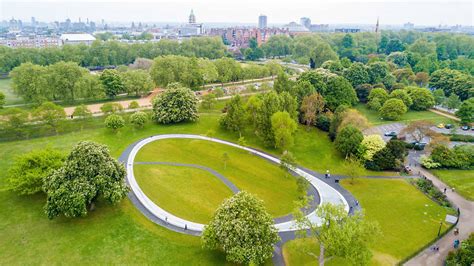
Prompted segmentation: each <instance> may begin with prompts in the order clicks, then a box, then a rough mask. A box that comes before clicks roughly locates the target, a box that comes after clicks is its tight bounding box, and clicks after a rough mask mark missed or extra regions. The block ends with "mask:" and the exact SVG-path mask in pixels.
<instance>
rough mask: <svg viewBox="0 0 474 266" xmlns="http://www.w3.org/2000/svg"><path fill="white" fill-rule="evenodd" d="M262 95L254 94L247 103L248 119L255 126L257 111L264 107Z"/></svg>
mask: <svg viewBox="0 0 474 266" xmlns="http://www.w3.org/2000/svg"><path fill="white" fill-rule="evenodd" d="M259 96H260V95H258V96H257V95H252V96H250V98H249V99H248V100H247V103H246V104H245V112H246V117H247V119H248V121H249V122H250V123H251V124H252V125H253V126H254V127H257V113H258V112H259V110H260V108H261V107H262V99H261V97H259Z"/></svg>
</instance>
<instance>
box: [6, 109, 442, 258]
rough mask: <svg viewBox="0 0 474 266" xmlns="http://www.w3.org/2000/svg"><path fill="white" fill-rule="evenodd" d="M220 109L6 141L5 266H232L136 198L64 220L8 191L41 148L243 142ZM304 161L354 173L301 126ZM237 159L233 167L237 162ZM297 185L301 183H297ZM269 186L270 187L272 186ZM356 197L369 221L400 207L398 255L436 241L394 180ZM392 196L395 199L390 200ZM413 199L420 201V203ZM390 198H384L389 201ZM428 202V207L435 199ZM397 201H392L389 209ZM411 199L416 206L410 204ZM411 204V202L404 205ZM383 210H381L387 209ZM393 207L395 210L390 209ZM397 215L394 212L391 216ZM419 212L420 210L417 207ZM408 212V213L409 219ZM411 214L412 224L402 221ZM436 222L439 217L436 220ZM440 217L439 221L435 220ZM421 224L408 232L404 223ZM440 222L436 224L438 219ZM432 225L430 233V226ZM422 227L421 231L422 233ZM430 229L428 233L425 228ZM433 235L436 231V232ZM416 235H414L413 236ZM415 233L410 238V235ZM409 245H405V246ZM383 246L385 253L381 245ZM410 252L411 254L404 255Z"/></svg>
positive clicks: (394, 242)
mask: <svg viewBox="0 0 474 266" xmlns="http://www.w3.org/2000/svg"><path fill="white" fill-rule="evenodd" d="M218 116H219V112H218V111H217V109H216V110H210V111H206V114H201V118H200V119H199V121H198V122H196V123H182V124H177V125H167V126H158V125H154V124H152V123H149V124H147V125H146V127H145V128H144V129H142V130H135V129H133V128H131V127H130V126H126V127H125V128H123V129H122V130H120V131H119V132H118V133H117V134H114V133H112V132H110V131H108V130H106V129H105V128H101V127H94V128H92V129H84V130H83V131H80V130H76V131H74V132H72V133H67V134H63V135H58V136H51V137H42V138H35V139H30V140H22V141H10V142H1V143H0V217H1V219H0V228H1V231H0V232H1V233H0V236H1V239H2V241H0V250H1V251H2V252H0V261H2V263H4V264H72V265H74V264H87V263H89V264H166V265H190V264H196V263H198V264H200V265H216V264H224V263H225V259H224V256H222V254H221V253H219V252H210V251H207V250H204V249H202V248H201V242H200V240H199V238H197V237H191V236H186V235H182V234H177V233H173V232H171V231H169V230H166V229H164V228H162V227H160V226H157V225H155V224H153V223H152V222H150V221H148V219H147V218H146V217H144V216H143V215H142V214H141V213H140V212H139V211H138V210H136V209H135V207H134V206H133V205H132V204H131V203H130V201H129V200H128V199H125V200H124V201H122V202H121V203H120V204H119V205H118V206H116V207H110V206H106V205H103V204H98V206H97V208H96V210H95V211H94V212H92V213H90V215H89V216H87V217H85V218H80V219H66V218H57V219H54V220H52V221H50V220H48V219H47V217H46V215H45V214H44V213H43V206H44V203H45V197H44V195H38V196H32V197H31V196H29V197H26V196H25V197H20V196H17V195H15V194H14V193H11V192H8V191H5V177H6V176H5V174H6V172H7V169H8V167H9V166H10V165H11V163H12V162H13V158H14V157H15V156H17V155H21V154H24V153H26V152H29V151H31V150H34V149H44V148H46V147H51V148H56V149H60V150H62V151H64V152H68V151H69V150H70V149H71V148H72V146H73V145H74V144H76V143H77V142H78V141H81V140H92V141H96V142H99V143H103V144H105V145H107V146H108V147H109V149H110V151H111V154H112V155H113V156H115V157H118V156H119V155H120V154H121V153H122V152H123V150H124V149H125V148H126V147H127V146H128V145H130V144H131V143H133V142H135V141H137V140H139V139H142V138H144V137H147V136H150V135H155V134H164V133H192V134H202V135H204V134H206V133H207V132H209V130H212V131H214V132H215V137H219V138H222V139H226V140H230V141H234V142H236V141H237V139H238V134H237V133H229V132H225V131H222V130H221V129H219V126H218V121H217V117H218ZM244 136H245V137H246V139H247V143H248V145H249V146H251V147H255V148H259V149H262V150H265V151H267V152H270V153H272V154H275V155H279V154H281V151H278V150H274V149H267V148H263V146H262V144H261V142H260V141H259V140H258V139H257V138H256V137H255V136H254V134H253V132H251V131H250V130H248V131H246V132H244ZM291 151H292V152H293V153H294V154H295V156H296V158H297V160H298V162H299V163H300V164H301V165H303V166H306V167H308V168H310V169H314V170H317V171H325V170H326V169H331V171H332V172H333V173H334V174H336V173H339V174H344V173H345V172H344V171H346V170H345V169H344V168H343V167H341V164H342V158H341V156H340V155H339V154H337V153H336V151H335V150H334V148H333V145H332V143H331V142H330V141H329V139H328V138H327V135H326V134H325V133H323V132H321V131H319V130H317V129H311V130H309V131H306V129H305V128H304V127H300V128H299V130H298V133H297V136H296V139H295V147H293V148H292V149H291ZM232 158H233V157H231V161H229V164H232V163H233V161H232ZM290 183H291V184H293V182H290ZM265 185H266V186H268V184H265ZM348 189H349V190H351V192H353V193H354V194H355V195H356V197H358V198H359V197H360V201H361V204H362V206H364V207H365V206H366V207H367V215H368V217H378V216H383V217H382V218H384V214H386V213H389V211H392V209H394V210H395V211H396V212H397V213H399V214H401V216H395V218H396V217H398V218H396V219H395V218H394V217H392V216H390V215H388V216H389V217H391V218H392V219H394V221H386V220H389V219H385V218H384V219H383V220H382V221H380V223H381V224H383V223H387V226H385V227H384V228H385V231H387V233H386V235H388V236H389V237H388V238H386V240H385V241H386V243H382V247H383V250H385V249H386V247H385V246H389V247H390V249H394V250H395V251H396V252H395V251H393V252H391V253H390V252H387V253H389V254H394V255H393V256H395V257H398V256H404V255H405V254H408V253H410V252H413V251H415V249H416V248H414V246H413V245H411V244H407V243H406V242H408V241H411V239H412V238H415V240H416V239H418V241H415V242H416V243H421V242H423V243H426V242H427V241H429V240H430V239H431V238H432V237H433V236H434V231H435V229H433V227H434V226H433V225H432V223H431V222H428V225H429V226H427V227H426V224H424V220H423V219H421V218H424V219H427V218H426V217H425V216H424V215H422V217H419V216H415V215H412V213H413V211H412V208H415V207H412V205H410V204H414V206H416V208H419V204H420V203H419V198H420V195H421V194H420V193H419V192H418V191H416V190H415V189H414V188H412V187H411V188H409V189H407V188H406V187H405V186H393V185H392V183H389V184H381V183H377V182H375V181H371V182H364V185H363V186H362V185H360V184H359V183H356V185H354V188H351V187H350V186H348ZM385 191H387V193H388V196H386V193H385ZM412 198H416V199H417V200H414V201H413V202H412V200H411V199H412ZM382 199H383V200H382ZM422 199H424V201H423V202H425V201H426V203H427V204H429V203H431V202H430V201H428V200H426V198H424V197H422ZM389 201H390V202H391V204H390V205H389ZM407 202H410V204H407ZM402 203H404V204H402ZM379 205H380V206H379ZM387 206H389V207H387ZM387 210H389V211H387ZM417 211H419V210H417ZM405 212H406V214H405ZM403 215H405V216H406V219H405V220H402V218H401V217H403ZM428 220H429V221H431V219H428ZM435 220H436V219H435ZM393 223H395V224H396V225H398V223H400V224H403V225H405V226H407V227H413V228H412V230H405V229H404V228H403V227H402V229H401V230H400V227H401V225H399V226H394V227H393V229H391V227H390V225H392V224H393ZM433 223H434V222H433ZM425 227H426V228H425ZM420 228H423V230H421V229H420ZM415 229H416V230H415ZM425 229H426V230H425ZM432 231H433V234H432ZM410 233H413V234H414V236H412V235H410ZM406 234H408V235H406ZM398 245H401V247H398ZM381 249H382V248H381ZM398 249H403V252H399V251H397V250H398Z"/></svg>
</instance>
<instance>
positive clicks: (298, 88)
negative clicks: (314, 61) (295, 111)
mask: <svg viewBox="0 0 474 266" xmlns="http://www.w3.org/2000/svg"><path fill="white" fill-rule="evenodd" d="M315 92H316V90H315V88H314V87H313V85H312V84H311V83H310V82H309V81H307V80H298V81H297V82H296V83H295V84H294V85H293V86H292V87H291V90H290V93H291V95H293V96H295V97H296V101H297V103H298V105H301V103H302V101H303V98H304V97H306V96H308V95H311V94H313V93H315Z"/></svg>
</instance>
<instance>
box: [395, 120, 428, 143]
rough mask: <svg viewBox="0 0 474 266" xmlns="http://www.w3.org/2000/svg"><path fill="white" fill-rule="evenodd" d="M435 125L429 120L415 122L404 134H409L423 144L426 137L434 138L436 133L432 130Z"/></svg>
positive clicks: (406, 128)
mask: <svg viewBox="0 0 474 266" xmlns="http://www.w3.org/2000/svg"><path fill="white" fill-rule="evenodd" d="M431 127H433V123H432V122H430V121H427V120H418V121H413V122H411V123H410V124H408V126H407V127H405V128H404V129H403V130H402V132H401V133H402V134H408V135H410V136H411V138H412V139H414V140H415V141H417V142H421V141H422V140H423V139H424V138H425V137H428V136H432V135H433V134H434V131H433V130H432V129H431Z"/></svg>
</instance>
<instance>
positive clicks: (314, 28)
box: [309, 24, 329, 32]
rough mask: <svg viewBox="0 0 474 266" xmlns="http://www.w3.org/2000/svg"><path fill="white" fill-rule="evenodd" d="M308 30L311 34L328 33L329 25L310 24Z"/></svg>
mask: <svg viewBox="0 0 474 266" xmlns="http://www.w3.org/2000/svg"><path fill="white" fill-rule="evenodd" d="M309 30H310V31H311V32H328V31H329V24H311V27H310V28H309Z"/></svg>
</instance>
